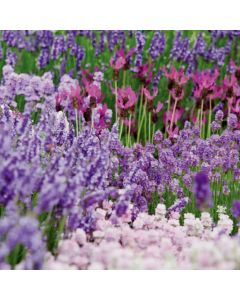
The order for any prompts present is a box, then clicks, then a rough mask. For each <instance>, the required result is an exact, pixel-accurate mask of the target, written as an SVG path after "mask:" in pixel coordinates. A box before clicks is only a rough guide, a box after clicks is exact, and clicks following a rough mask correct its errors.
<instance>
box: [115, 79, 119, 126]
mask: <svg viewBox="0 0 240 300" xmlns="http://www.w3.org/2000/svg"><path fill="white" fill-rule="evenodd" d="M114 85H115V118H116V120H115V121H116V122H117V116H118V111H117V98H118V92H117V80H115V81H114Z"/></svg>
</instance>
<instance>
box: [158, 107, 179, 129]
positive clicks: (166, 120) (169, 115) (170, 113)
mask: <svg viewBox="0 0 240 300" xmlns="http://www.w3.org/2000/svg"><path fill="white" fill-rule="evenodd" d="M183 112H184V109H183V108H182V107H180V108H177V109H176V110H175V113H174V116H173V111H171V110H170V111H166V112H165V113H164V116H163V121H164V123H165V124H166V127H167V124H168V123H169V122H171V120H172V117H173V123H174V124H176V123H177V121H178V120H180V118H181V116H182V114H183Z"/></svg>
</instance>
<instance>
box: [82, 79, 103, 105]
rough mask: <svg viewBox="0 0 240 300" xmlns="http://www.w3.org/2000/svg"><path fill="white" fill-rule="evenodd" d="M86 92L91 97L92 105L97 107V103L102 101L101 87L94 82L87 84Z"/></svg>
mask: <svg viewBox="0 0 240 300" xmlns="http://www.w3.org/2000/svg"><path fill="white" fill-rule="evenodd" d="M86 92H87V94H88V96H89V97H90V106H92V107H96V105H97V103H100V102H101V97H102V92H101V90H100V88H99V87H98V86H97V85H95V84H94V83H90V84H89V83H88V84H87V85H86Z"/></svg>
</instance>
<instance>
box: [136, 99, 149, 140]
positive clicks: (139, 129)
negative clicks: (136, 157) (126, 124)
mask: <svg viewBox="0 0 240 300" xmlns="http://www.w3.org/2000/svg"><path fill="white" fill-rule="evenodd" d="M146 110H147V101H146V102H145V103H144V106H143V114H142V118H141V121H140V124H139V127H138V134H137V143H139V139H140V134H141V129H142V125H143V121H144V119H145V114H146Z"/></svg>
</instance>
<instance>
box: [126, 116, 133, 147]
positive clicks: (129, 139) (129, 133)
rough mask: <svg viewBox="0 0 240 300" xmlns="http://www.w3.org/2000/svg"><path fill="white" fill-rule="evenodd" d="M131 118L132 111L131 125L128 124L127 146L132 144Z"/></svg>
mask: <svg viewBox="0 0 240 300" xmlns="http://www.w3.org/2000/svg"><path fill="white" fill-rule="evenodd" d="M131 120H132V113H130V116H129V126H128V139H127V146H128V147H129V146H130V141H131V137H130V136H131Z"/></svg>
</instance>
